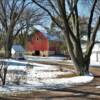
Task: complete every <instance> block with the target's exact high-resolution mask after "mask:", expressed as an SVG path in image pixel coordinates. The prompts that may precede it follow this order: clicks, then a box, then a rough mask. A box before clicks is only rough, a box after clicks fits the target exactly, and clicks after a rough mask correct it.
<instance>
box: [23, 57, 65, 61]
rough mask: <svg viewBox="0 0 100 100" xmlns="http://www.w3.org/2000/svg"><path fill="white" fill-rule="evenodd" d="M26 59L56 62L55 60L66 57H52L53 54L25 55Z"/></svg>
mask: <svg viewBox="0 0 100 100" xmlns="http://www.w3.org/2000/svg"><path fill="white" fill-rule="evenodd" d="M25 59H26V60H30V61H45V62H46V61H48V62H57V61H62V60H64V59H66V57H54V56H50V57H37V56H25Z"/></svg>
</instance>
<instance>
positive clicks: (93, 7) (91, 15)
mask: <svg viewBox="0 0 100 100" xmlns="http://www.w3.org/2000/svg"><path fill="white" fill-rule="evenodd" d="M96 3H97V0H94V3H93V6H92V9H91V13H90V18H89V23H88V40H90V35H91V24H92V21H93V14H94V10H95V6H96Z"/></svg>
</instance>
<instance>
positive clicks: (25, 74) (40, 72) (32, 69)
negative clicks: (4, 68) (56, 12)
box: [0, 58, 93, 94]
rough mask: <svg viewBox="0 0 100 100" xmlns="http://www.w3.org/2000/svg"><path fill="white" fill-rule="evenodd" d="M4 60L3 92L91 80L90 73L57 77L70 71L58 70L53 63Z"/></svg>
mask: <svg viewBox="0 0 100 100" xmlns="http://www.w3.org/2000/svg"><path fill="white" fill-rule="evenodd" d="M53 59H54V58H53ZM55 59H56V58H55ZM59 59H60V58H59ZM51 60H52V59H51ZM5 61H7V62H8V74H7V82H6V83H7V84H6V85H5V86H0V93H4V94H5V93H6V94H10V93H11V94H12V93H15V92H23V91H27V92H28V91H31V90H35V89H36V90H38V89H60V88H67V87H71V86H75V85H79V84H83V83H88V82H90V81H92V80H93V76H91V75H90V76H89V75H86V76H76V77H72V78H59V77H58V76H59V75H67V74H71V73H72V71H60V69H59V67H58V66H55V65H46V64H39V63H34V62H33V63H32V62H31V63H30V62H27V61H17V60H12V59H9V60H5Z"/></svg>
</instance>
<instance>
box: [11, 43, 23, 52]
mask: <svg viewBox="0 0 100 100" xmlns="http://www.w3.org/2000/svg"><path fill="white" fill-rule="evenodd" d="M12 49H13V50H14V51H16V52H24V51H25V50H24V48H23V47H22V46H21V45H20V44H14V45H13V46H12Z"/></svg>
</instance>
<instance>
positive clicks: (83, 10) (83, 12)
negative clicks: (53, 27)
mask: <svg viewBox="0 0 100 100" xmlns="http://www.w3.org/2000/svg"><path fill="white" fill-rule="evenodd" d="M82 1H83V0H79V2H78V11H79V15H80V16H85V17H86V16H87V17H88V16H89V15H90V13H89V12H90V11H89V7H88V6H87V5H85V3H86V2H84V5H83V2H82ZM84 1H86V0H84ZM50 23H51V21H50V19H48V20H47V19H46V20H45V19H44V25H45V26H47V27H49V26H50ZM38 28H40V27H39V26H38ZM40 30H42V31H45V30H43V28H40ZM97 39H98V40H100V31H98V32H97Z"/></svg>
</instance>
